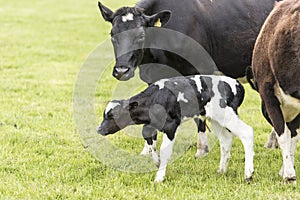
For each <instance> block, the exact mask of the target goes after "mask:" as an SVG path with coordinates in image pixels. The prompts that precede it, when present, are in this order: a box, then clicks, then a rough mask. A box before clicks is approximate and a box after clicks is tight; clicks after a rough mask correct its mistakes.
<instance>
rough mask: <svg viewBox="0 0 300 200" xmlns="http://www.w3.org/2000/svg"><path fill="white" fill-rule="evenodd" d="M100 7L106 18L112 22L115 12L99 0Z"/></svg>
mask: <svg viewBox="0 0 300 200" xmlns="http://www.w3.org/2000/svg"><path fill="white" fill-rule="evenodd" d="M98 7H99V9H100V12H101V14H102V17H103V18H104V20H105V21H108V22H111V23H112V21H113V15H114V12H113V11H111V10H110V9H109V8H107V7H106V6H104V5H103V4H102V3H101V2H100V1H98Z"/></svg>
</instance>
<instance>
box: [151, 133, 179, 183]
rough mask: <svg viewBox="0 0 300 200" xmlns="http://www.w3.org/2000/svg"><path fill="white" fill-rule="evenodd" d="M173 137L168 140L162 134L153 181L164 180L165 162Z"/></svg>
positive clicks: (172, 143) (170, 150)
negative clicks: (157, 166) (158, 162)
mask: <svg viewBox="0 0 300 200" xmlns="http://www.w3.org/2000/svg"><path fill="white" fill-rule="evenodd" d="M174 142H175V137H174V138H173V140H170V139H169V138H168V136H167V134H163V141H162V144H161V147H160V165H159V168H158V171H157V173H156V177H155V180H154V182H155V183H160V182H162V181H163V180H164V178H165V175H166V169H167V164H168V162H169V160H170V158H171V155H172V151H173V146H174Z"/></svg>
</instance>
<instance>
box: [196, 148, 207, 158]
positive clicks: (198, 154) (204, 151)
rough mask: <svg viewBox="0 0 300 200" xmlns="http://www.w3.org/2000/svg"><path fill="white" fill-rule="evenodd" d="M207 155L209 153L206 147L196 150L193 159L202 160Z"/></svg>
mask: <svg viewBox="0 0 300 200" xmlns="http://www.w3.org/2000/svg"><path fill="white" fill-rule="evenodd" d="M208 153H209V149H208V146H206V147H205V148H204V149H197V152H196V154H195V158H204V157H205V156H206V155H207V154H208Z"/></svg>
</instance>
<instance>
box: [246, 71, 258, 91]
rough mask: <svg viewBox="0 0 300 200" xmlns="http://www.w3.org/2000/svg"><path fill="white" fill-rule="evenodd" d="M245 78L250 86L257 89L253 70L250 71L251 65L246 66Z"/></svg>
mask: <svg viewBox="0 0 300 200" xmlns="http://www.w3.org/2000/svg"><path fill="white" fill-rule="evenodd" d="M246 78H247V81H248V83H249V84H250V86H251V87H252V89H254V90H256V91H258V88H257V84H256V81H255V79H254V76H253V71H252V67H251V66H248V67H247V68H246Z"/></svg>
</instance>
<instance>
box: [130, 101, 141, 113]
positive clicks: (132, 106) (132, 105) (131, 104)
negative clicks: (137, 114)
mask: <svg viewBox="0 0 300 200" xmlns="http://www.w3.org/2000/svg"><path fill="white" fill-rule="evenodd" d="M138 105H139V103H138V102H136V101H134V102H130V103H129V105H128V110H129V111H130V110H133V109H135V108H136V107H138Z"/></svg>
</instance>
